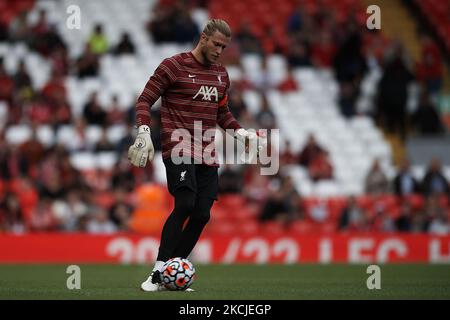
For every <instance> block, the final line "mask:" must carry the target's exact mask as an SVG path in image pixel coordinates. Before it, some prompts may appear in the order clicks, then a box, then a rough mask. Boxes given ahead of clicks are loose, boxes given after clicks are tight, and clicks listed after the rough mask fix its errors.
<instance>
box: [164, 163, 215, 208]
mask: <svg viewBox="0 0 450 320" xmlns="http://www.w3.org/2000/svg"><path fill="white" fill-rule="evenodd" d="M164 165H165V166H166V176H167V187H168V189H169V192H170V194H171V195H173V196H174V193H175V191H176V190H177V189H179V188H182V187H187V188H189V189H191V190H192V191H194V192H195V194H196V197H197V198H209V199H214V200H217V193H218V189H219V174H218V167H213V166H208V165H205V164H194V163H191V164H186V163H181V164H174V163H173V162H172V160H171V159H165V160H164Z"/></svg>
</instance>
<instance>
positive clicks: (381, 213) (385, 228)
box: [371, 203, 396, 232]
mask: <svg viewBox="0 0 450 320" xmlns="http://www.w3.org/2000/svg"><path fill="white" fill-rule="evenodd" d="M374 211H375V212H374V216H373V219H372V221H371V224H372V225H371V231H375V232H394V231H396V224H395V221H394V219H393V218H392V217H391V216H390V215H389V212H387V209H386V207H385V206H384V205H383V204H381V203H375V205H374Z"/></svg>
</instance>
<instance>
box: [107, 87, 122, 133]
mask: <svg viewBox="0 0 450 320" xmlns="http://www.w3.org/2000/svg"><path fill="white" fill-rule="evenodd" d="M106 118H107V122H108V125H110V126H112V125H115V124H125V123H126V118H125V112H124V111H123V110H122V107H121V105H120V103H119V97H118V96H117V95H113V97H112V103H111V105H110V106H109V107H108V108H107V115H106Z"/></svg>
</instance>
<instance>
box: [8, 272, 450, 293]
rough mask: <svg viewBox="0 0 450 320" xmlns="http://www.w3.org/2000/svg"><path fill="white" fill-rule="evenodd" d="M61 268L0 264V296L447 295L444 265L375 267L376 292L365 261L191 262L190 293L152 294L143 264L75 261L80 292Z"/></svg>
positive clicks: (447, 275) (449, 280) (448, 279)
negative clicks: (145, 287) (377, 271)
mask: <svg viewBox="0 0 450 320" xmlns="http://www.w3.org/2000/svg"><path fill="white" fill-rule="evenodd" d="M67 266H68V265H1V266H0V299H33V300H39V299H83V300H91V299H96V300H97V299H102V300H103V299H105V300H114V299H121V300H123V299H150V300H151V299H164V300H174V299H182V300H190V299H193V300H204V299H208V300H239V299H249V300H277V299H283V300H309V299H314V300H322V299H450V266H448V265H380V267H381V289H380V290H376V289H374V290H369V289H367V286H366V281H367V278H368V277H369V276H370V275H369V274H367V273H366V270H367V265H340V264H333V265H315V264H300V265H196V269H197V279H196V281H195V282H194V284H193V285H192V288H194V289H195V290H196V292H167V291H165V292H153V293H148V292H147V293H146V292H142V291H140V290H139V286H140V283H141V282H142V281H143V280H145V278H146V277H147V275H148V271H149V267H147V266H142V265H80V268H81V290H68V289H67V286H66V281H67V278H68V277H69V276H70V275H69V274H67V273H66V269H67Z"/></svg>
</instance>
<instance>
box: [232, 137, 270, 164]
mask: <svg viewBox="0 0 450 320" xmlns="http://www.w3.org/2000/svg"><path fill="white" fill-rule="evenodd" d="M236 138H237V139H238V140H239V141H241V142H242V143H243V144H244V146H245V152H244V153H242V155H241V161H242V162H243V163H253V162H254V160H255V156H256V157H258V156H259V153H260V152H261V150H263V149H264V148H265V147H266V146H267V137H266V136H265V135H262V134H259V133H257V132H255V131H248V130H245V129H243V128H241V129H238V130H237V131H236Z"/></svg>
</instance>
